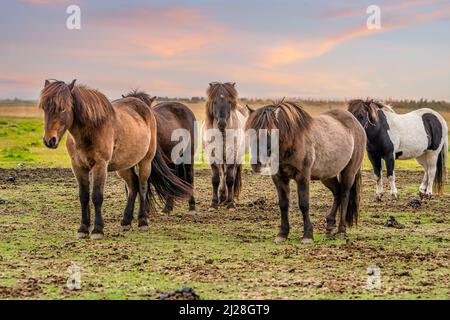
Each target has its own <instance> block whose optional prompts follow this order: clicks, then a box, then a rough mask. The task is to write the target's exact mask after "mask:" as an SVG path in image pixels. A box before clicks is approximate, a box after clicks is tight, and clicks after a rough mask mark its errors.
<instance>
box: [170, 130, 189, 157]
mask: <svg viewBox="0 0 450 320" xmlns="http://www.w3.org/2000/svg"><path fill="white" fill-rule="evenodd" d="M170 139H171V140H172V141H179V142H178V143H177V144H176V145H175V146H174V147H173V149H172V152H171V154H170V157H171V160H172V162H173V163H174V164H181V163H185V164H192V159H191V133H190V132H189V131H188V130H187V129H184V128H179V129H175V130H174V131H173V132H172V135H171V137H170Z"/></svg>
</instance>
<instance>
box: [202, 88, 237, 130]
mask: <svg viewBox="0 0 450 320" xmlns="http://www.w3.org/2000/svg"><path fill="white" fill-rule="evenodd" d="M221 96H223V97H227V98H230V99H231V110H236V108H237V106H238V92H237V90H236V88H235V86H234V83H232V82H225V83H221V82H212V83H210V84H209V87H208V90H206V120H207V121H208V122H209V123H212V121H213V119H214V116H213V108H212V106H213V101H214V100H215V99H217V98H219V97H221Z"/></svg>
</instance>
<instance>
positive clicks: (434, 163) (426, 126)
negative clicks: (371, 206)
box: [348, 100, 448, 200]
mask: <svg viewBox="0 0 450 320" xmlns="http://www.w3.org/2000/svg"><path fill="white" fill-rule="evenodd" d="M348 110H349V111H350V112H351V113H353V115H354V116H355V117H356V118H357V119H358V120H359V122H360V123H361V124H362V125H363V127H364V129H365V131H366V134H367V153H368V156H369V160H370V162H371V163H372V166H373V171H374V173H375V178H376V181H377V196H376V199H377V200H381V198H382V197H383V182H382V178H381V167H382V161H381V160H382V159H383V160H384V161H385V163H386V171H387V176H388V179H389V184H390V189H391V198H392V199H398V195H397V188H396V186H395V172H394V164H395V160H396V159H398V160H406V159H412V158H416V160H417V162H418V163H419V164H421V165H422V166H423V168H424V169H425V174H424V176H423V180H422V183H421V184H420V188H419V195H420V197H421V198H423V197H426V198H431V196H432V193H433V190H434V192H436V193H440V192H441V191H442V187H443V185H444V183H445V174H446V159H447V152H448V127H447V123H446V122H445V120H444V118H443V117H442V116H441V115H440V114H439V113H437V112H436V111H434V110H431V109H428V108H423V109H418V110H415V111H412V112H409V113H406V114H397V113H395V112H394V110H393V109H392V107H390V106H388V105H386V104H383V103H381V102H376V101H372V100H368V101H363V100H353V101H350V103H349V107H348Z"/></svg>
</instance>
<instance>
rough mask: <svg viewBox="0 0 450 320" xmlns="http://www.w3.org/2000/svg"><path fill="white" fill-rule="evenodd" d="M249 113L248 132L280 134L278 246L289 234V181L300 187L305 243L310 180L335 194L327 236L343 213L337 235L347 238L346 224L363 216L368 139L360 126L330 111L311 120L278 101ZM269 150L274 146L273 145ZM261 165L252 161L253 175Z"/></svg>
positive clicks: (276, 181) (310, 229)
mask: <svg viewBox="0 0 450 320" xmlns="http://www.w3.org/2000/svg"><path fill="white" fill-rule="evenodd" d="M249 110H250V115H249V118H248V120H247V123H246V129H247V130H248V129H254V130H256V131H257V132H264V134H270V131H260V130H261V129H267V130H272V129H275V130H278V134H279V146H278V147H279V148H278V153H279V168H278V172H277V173H276V174H274V175H272V179H273V182H274V184H275V186H276V188H277V191H278V200H279V206H280V211H281V227H280V232H279V233H278V236H277V237H276V239H275V242H281V241H285V240H286V239H287V237H288V234H289V220H288V212H289V193H290V192H289V181H290V180H291V179H293V180H295V182H296V183H297V193H298V204H299V208H300V210H301V212H302V215H303V230H304V233H303V240H302V242H303V243H311V242H312V241H313V226H312V224H311V221H310V218H309V183H310V181H311V180H321V181H322V183H323V184H324V185H325V186H326V187H327V188H328V189H330V190H331V192H332V193H333V197H334V202H333V206H332V208H331V210H330V212H329V214H328V215H327V234H328V235H331V232H332V230H333V229H334V227H335V223H336V213H337V211H338V209H340V221H339V229H338V236H340V237H342V236H345V234H346V224H348V225H349V226H351V225H352V224H353V222H354V221H355V222H356V221H357V217H358V212H359V198H360V193H361V173H360V167H361V164H362V161H363V158H364V149H365V145H366V135H365V133H364V129H363V127H362V126H361V124H359V122H358V121H357V120H356V118H355V117H353V115H352V114H351V113H350V112H348V111H344V110H331V111H328V112H325V113H323V114H321V115H318V116H316V117H311V116H310V115H309V114H308V113H307V112H306V111H305V110H303V108H302V107H301V106H300V105H298V104H296V103H294V102H280V103H276V104H273V105H268V106H264V107H262V108H260V109H258V110H256V111H254V110H252V109H250V108H249ZM255 138H256V140H259V139H260V136H259V135H256V136H255ZM258 145H259V141H258V142H256V143H255V141H252V142H251V143H250V146H251V148H252V149H253V148H255V147H257V146H258ZM259 147H261V146H259ZM269 147H271V148H276V146H274V145H273V144H272V145H269ZM268 153H270V150H268ZM252 154H253V152H252ZM258 157H259V156H258ZM260 162H261V161H260V160H259V158H258V159H256V161H254V159H253V161H252V163H254V164H253V165H252V168H253V170H254V171H256V172H259V171H260V169H261V165H260Z"/></svg>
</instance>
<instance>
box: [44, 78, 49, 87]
mask: <svg viewBox="0 0 450 320" xmlns="http://www.w3.org/2000/svg"><path fill="white" fill-rule="evenodd" d="M49 84H50V81H48V80H45V84H44V88H45V87H46V86H48V85H49Z"/></svg>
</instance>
